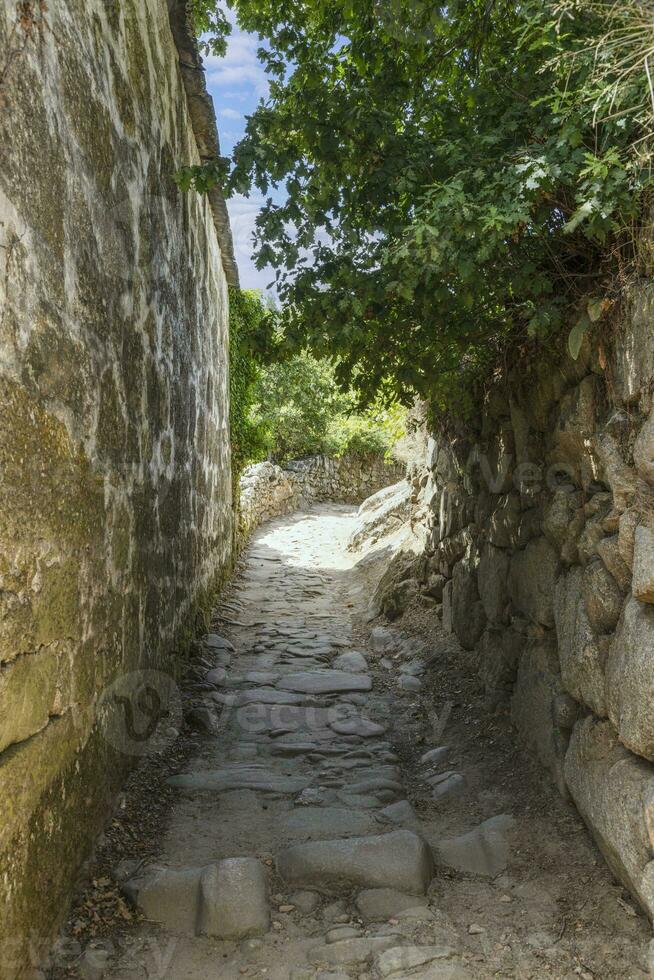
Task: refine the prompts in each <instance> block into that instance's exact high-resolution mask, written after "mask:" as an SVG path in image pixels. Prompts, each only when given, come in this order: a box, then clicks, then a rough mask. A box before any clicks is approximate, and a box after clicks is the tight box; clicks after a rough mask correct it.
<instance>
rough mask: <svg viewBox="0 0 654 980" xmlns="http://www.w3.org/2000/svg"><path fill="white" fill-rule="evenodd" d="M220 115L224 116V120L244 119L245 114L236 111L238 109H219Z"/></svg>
mask: <svg viewBox="0 0 654 980" xmlns="http://www.w3.org/2000/svg"><path fill="white" fill-rule="evenodd" d="M218 115H219V116H223V118H224V119H242V118H243V113H242V112H238V110H236V109H230V108H225V109H219V110H218Z"/></svg>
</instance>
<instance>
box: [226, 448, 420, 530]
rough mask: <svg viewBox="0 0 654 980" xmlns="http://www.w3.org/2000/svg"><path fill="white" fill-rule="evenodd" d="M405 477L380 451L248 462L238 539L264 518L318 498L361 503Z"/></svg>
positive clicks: (400, 469) (268, 518) (337, 501)
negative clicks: (279, 463)
mask: <svg viewBox="0 0 654 980" xmlns="http://www.w3.org/2000/svg"><path fill="white" fill-rule="evenodd" d="M403 476H404V466H403V465H402V464H400V463H393V462H386V460H384V459H383V457H381V456H342V457H340V458H339V459H334V458H332V457H330V456H309V457H307V458H306V459H299V460H293V461H292V462H290V463H287V464H286V466H285V467H283V468H282V467H281V466H276V465H275V464H274V463H270V462H265V463H257V464H255V465H254V466H248V468H247V469H246V470H245V471H244V473H243V476H242V477H241V487H240V491H241V493H240V496H241V501H240V531H239V537H240V540H241V542H243V541H245V540H246V538H247V536H248V535H249V534H251V532H252V531H253V530H254V529H255V528H257V527H258V526H259V525H260V524H263V523H264V522H265V521H269V520H271V519H272V518H273V517H281V516H282V515H283V514H290V513H291V512H292V511H294V510H298V508H299V507H301V506H303V505H305V504H309V503H313V502H316V501H327V500H331V501H334V502H336V503H348V504H359V503H361V502H362V501H363V500H365V499H366V497H369V496H370V495H371V494H373V493H376V492H377V491H378V490H381V489H382V488H383V487H387V486H389V485H390V484H392V483H396V482H397V481H398V480H400V479H402V477H403Z"/></svg>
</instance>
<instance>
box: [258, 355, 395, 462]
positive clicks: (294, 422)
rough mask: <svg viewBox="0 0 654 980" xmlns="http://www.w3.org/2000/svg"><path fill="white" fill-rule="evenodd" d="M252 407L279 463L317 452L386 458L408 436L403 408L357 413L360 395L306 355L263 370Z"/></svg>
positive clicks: (326, 364) (267, 449) (268, 451)
mask: <svg viewBox="0 0 654 980" xmlns="http://www.w3.org/2000/svg"><path fill="white" fill-rule="evenodd" d="M252 402H253V404H252V409H251V415H250V420H251V424H252V426H253V428H254V429H255V430H256V431H257V432H258V433H260V436H261V445H262V446H263V447H264V449H265V453H266V454H267V455H268V456H269V457H270V458H271V459H274V460H276V461H277V462H283V461H285V460H288V459H297V458H301V457H302V456H308V455H312V454H314V453H327V454H328V455H332V456H343V455H345V454H346V453H355V454H358V455H367V454H370V453H376V454H378V455H384V454H386V453H388V452H390V449H391V448H392V444H393V442H395V441H396V440H397V439H398V438H399V437H400V436H401V435H402V434H403V431H404V430H403V420H404V415H405V412H404V409H403V408H401V407H400V406H399V405H394V406H392V407H391V408H390V409H382V408H381V407H379V406H374V407H373V408H370V409H368V410H366V411H356V401H355V397H354V395H353V394H352V393H345V392H343V391H342V389H341V388H339V386H338V385H337V382H336V371H335V368H334V366H333V365H332V364H331V363H330V362H329V361H327V360H317V359H316V358H314V357H312V356H311V355H310V354H308V353H306V352H302V353H300V354H298V355H296V356H294V357H291V358H288V359H286V360H283V361H281V362H278V363H273V364H270V365H268V366H267V367H265V368H263V369H262V370H261V371H260V373H259V375H258V378H257V380H256V383H255V385H254V388H253V392H252Z"/></svg>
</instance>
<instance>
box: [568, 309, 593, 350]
mask: <svg viewBox="0 0 654 980" xmlns="http://www.w3.org/2000/svg"><path fill="white" fill-rule="evenodd" d="M589 326H590V320H589V319H588V317H587V316H586V314H585V313H584V314H583V315H582V316H581V317H580V319H579V320H577V322H576V323H575V325H574V327H573V328H572V330H571V331H570V333H569V335H568V350H569V351H570V356H571V357H572V359H573V360H574V361H576V360H577V358H578V357H579V354H580V353H581V347H582V344H583V342H584V336H585V334H586V331H587V330H588V328H589Z"/></svg>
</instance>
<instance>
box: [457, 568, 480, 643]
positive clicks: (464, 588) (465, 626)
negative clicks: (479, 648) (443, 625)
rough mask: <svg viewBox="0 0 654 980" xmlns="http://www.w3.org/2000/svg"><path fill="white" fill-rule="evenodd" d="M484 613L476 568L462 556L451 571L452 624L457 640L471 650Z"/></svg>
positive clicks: (477, 638) (478, 636)
mask: <svg viewBox="0 0 654 980" xmlns="http://www.w3.org/2000/svg"><path fill="white" fill-rule="evenodd" d="M485 625H486V615H485V613H484V607H483V605H482V603H481V600H480V598H479V592H478V590H477V569H476V567H475V564H474V562H473V560H472V559H470V558H464V559H462V560H461V561H460V562H457V564H456V565H455V566H454V571H453V573H452V626H453V628H454V632H455V633H456V635H457V637H458V639H459V642H460V643H461V646H462V647H465V649H466V650H472V649H474V647H475V644H476V643H477V641H478V640H479V638H480V636H481V634H482V633H483V632H484V627H485Z"/></svg>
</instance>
